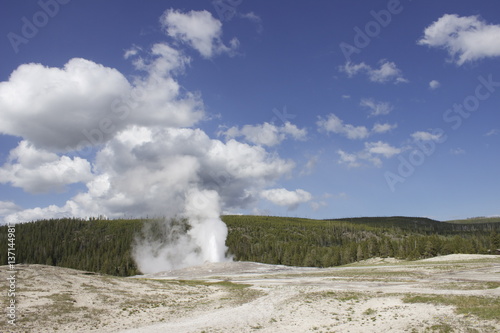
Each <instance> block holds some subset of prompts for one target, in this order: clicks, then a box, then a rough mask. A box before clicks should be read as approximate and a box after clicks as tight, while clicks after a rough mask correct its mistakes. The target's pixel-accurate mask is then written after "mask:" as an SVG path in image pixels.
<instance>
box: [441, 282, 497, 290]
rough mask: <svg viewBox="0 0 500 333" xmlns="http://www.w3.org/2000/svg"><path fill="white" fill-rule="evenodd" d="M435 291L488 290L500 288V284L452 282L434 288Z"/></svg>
mask: <svg viewBox="0 0 500 333" xmlns="http://www.w3.org/2000/svg"><path fill="white" fill-rule="evenodd" d="M433 288H434V289H444V290H486V289H496V288H500V282H492V281H487V282H469V281H468V282H450V283H440V284H436V285H434V286H433Z"/></svg>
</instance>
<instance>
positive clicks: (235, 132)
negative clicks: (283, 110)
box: [218, 121, 307, 147]
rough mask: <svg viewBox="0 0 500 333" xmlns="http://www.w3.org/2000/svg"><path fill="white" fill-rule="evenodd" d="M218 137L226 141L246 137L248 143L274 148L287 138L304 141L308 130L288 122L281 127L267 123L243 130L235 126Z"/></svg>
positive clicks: (244, 127) (246, 127) (249, 126)
mask: <svg viewBox="0 0 500 333" xmlns="http://www.w3.org/2000/svg"><path fill="white" fill-rule="evenodd" d="M218 135H219V136H221V135H224V136H225V138H226V140H230V139H234V138H237V137H244V139H245V141H247V142H250V143H253V144H256V145H261V146H268V147H272V146H276V145H278V144H280V143H281V142H282V141H283V140H285V139H286V138H287V137H291V138H293V139H295V140H299V141H304V140H306V138H307V130H306V129H304V128H302V129H300V128H298V127H297V126H296V125H294V124H292V123H290V122H288V121H287V122H286V123H285V124H284V125H283V126H281V127H278V126H276V125H273V124H270V123H267V122H265V123H263V124H259V125H245V126H243V127H242V128H241V129H240V128H238V127H237V126H233V127H231V128H229V129H227V130H225V131H220V132H219V133H218Z"/></svg>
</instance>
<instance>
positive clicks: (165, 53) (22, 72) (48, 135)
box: [0, 44, 204, 151]
mask: <svg viewBox="0 0 500 333" xmlns="http://www.w3.org/2000/svg"><path fill="white" fill-rule="evenodd" d="M187 62H188V59H187V58H186V57H185V56H183V55H182V54H181V53H180V52H178V51H176V50H174V49H172V48H171V47H169V46H167V45H165V44H155V45H154V46H153V47H152V50H151V54H150V57H149V59H143V58H140V57H139V58H138V59H137V60H136V61H135V65H136V67H137V68H138V69H140V70H143V71H145V72H146V74H145V76H144V77H137V78H136V79H135V80H134V82H133V84H130V83H129V82H128V81H127V79H126V78H125V77H124V76H123V75H122V74H121V73H120V72H118V71H117V70H116V69H112V68H108V67H104V66H102V65H99V64H96V63H94V62H92V61H89V60H85V59H79V58H75V59H71V60H70V61H68V63H67V64H66V65H64V67H63V68H62V69H61V68H51V67H45V66H42V65H40V64H25V65H21V66H19V67H18V68H17V69H16V70H15V71H14V72H13V73H12V74H11V76H10V78H9V81H5V82H1V83H0V117H1V118H2V122H0V133H1V134H8V135H14V136H20V137H23V138H24V139H26V140H29V141H30V142H32V143H33V144H34V145H35V146H36V147H38V148H43V149H50V150H55V151H71V150H77V149H81V148H83V147H85V146H97V145H100V144H104V143H105V142H106V141H108V140H110V139H111V138H112V137H113V136H114V135H115V134H116V133H118V132H119V131H121V130H123V129H124V128H126V127H127V126H130V125H142V126H168V127H170V126H173V127H177V126H192V125H194V124H196V123H197V122H198V121H200V120H201V119H202V118H203V116H204V110H203V105H202V102H201V99H200V97H199V96H197V95H196V94H193V93H189V92H182V90H181V88H180V85H179V84H178V83H177V81H176V80H175V79H174V77H173V76H172V75H173V74H174V73H177V72H179V71H181V70H182V69H183V67H184V65H185V64H186V63H187Z"/></svg>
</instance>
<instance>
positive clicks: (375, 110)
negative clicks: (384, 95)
mask: <svg viewBox="0 0 500 333" xmlns="http://www.w3.org/2000/svg"><path fill="white" fill-rule="evenodd" d="M359 105H361V106H362V107H365V108H368V109H369V110H370V116H372V117H373V116H380V115H386V114H389V113H390V112H391V111H392V110H393V109H394V107H393V106H392V105H391V104H390V103H389V102H377V101H375V100H374V99H373V98H363V99H361V102H360V103H359Z"/></svg>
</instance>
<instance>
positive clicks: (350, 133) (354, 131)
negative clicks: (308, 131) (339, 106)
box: [316, 113, 370, 139]
mask: <svg viewBox="0 0 500 333" xmlns="http://www.w3.org/2000/svg"><path fill="white" fill-rule="evenodd" d="M316 125H317V126H318V129H319V130H320V131H325V132H333V133H336V134H341V135H344V136H345V137H347V138H349V139H364V138H366V137H368V135H369V134H370V132H369V131H368V129H367V128H366V127H365V126H353V125H351V124H344V122H343V121H342V120H341V119H340V118H339V117H337V116H336V115H334V114H333V113H330V114H329V115H328V116H327V118H326V119H323V118H322V117H319V120H318V121H317V122H316Z"/></svg>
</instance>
